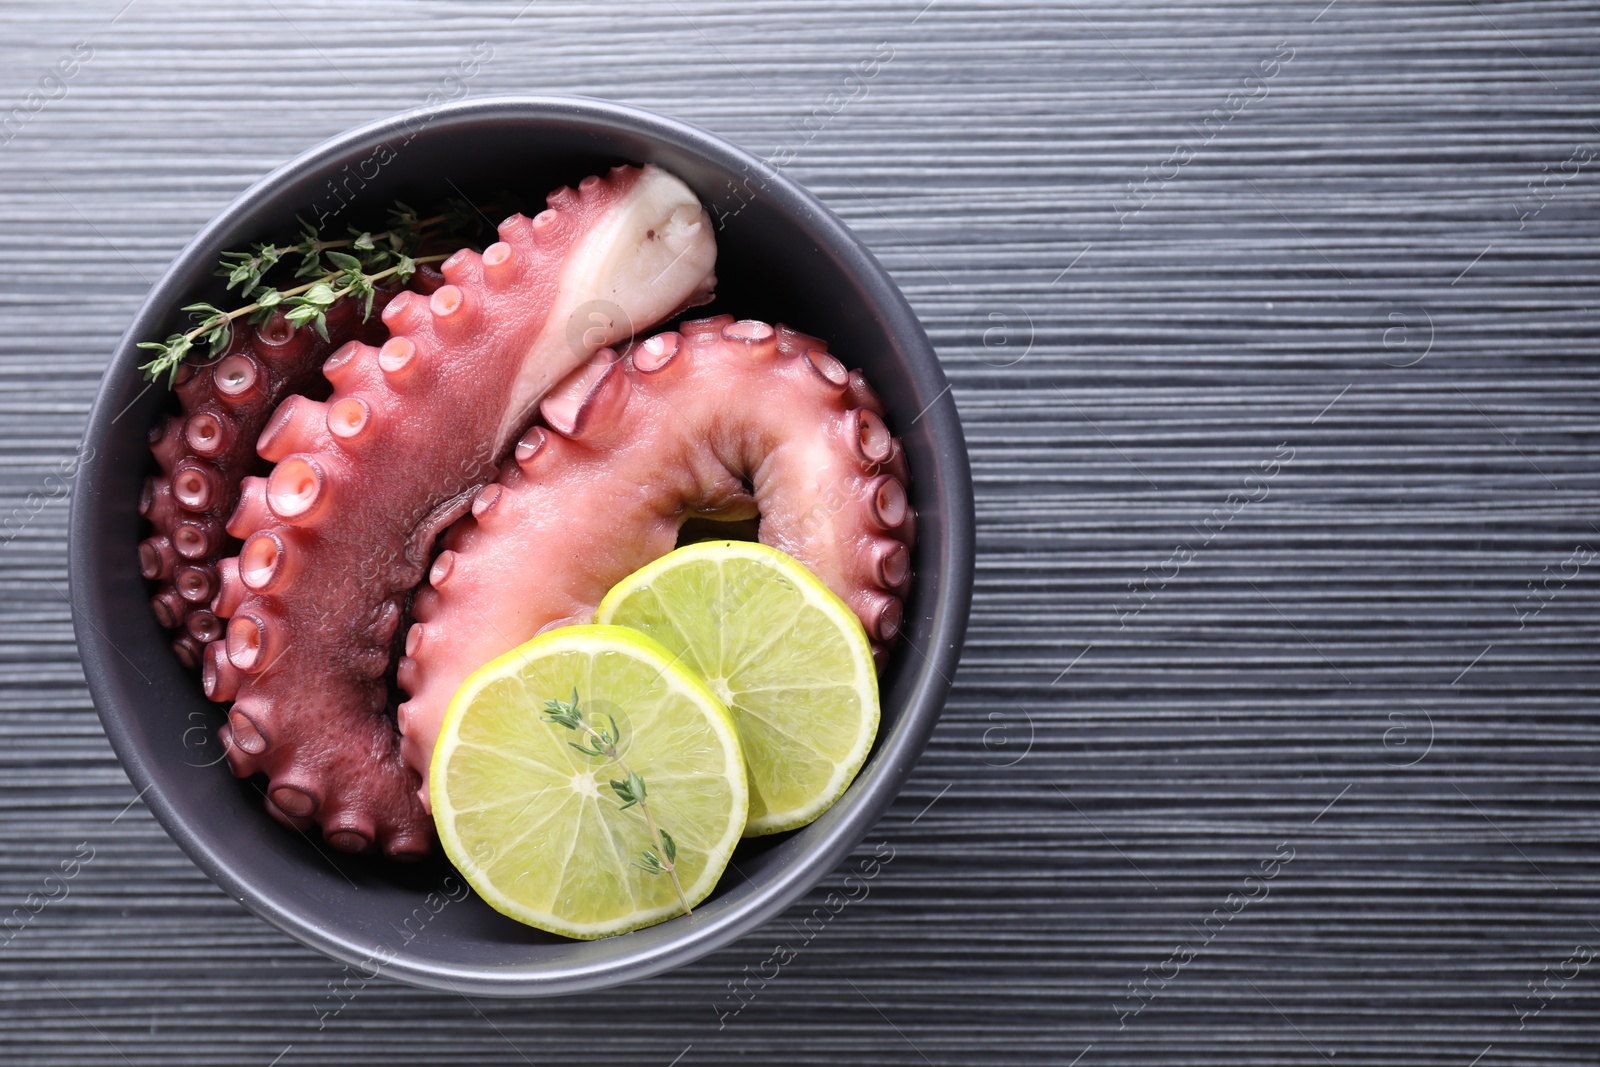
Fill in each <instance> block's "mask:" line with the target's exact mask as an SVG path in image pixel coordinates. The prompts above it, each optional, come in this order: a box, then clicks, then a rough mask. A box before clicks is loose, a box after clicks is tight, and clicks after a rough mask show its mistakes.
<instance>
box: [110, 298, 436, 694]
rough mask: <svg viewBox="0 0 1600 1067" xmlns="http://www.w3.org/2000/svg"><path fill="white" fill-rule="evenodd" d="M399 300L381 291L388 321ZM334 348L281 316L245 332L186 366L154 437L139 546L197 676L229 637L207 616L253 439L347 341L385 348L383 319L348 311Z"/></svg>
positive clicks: (336, 315)
mask: <svg viewBox="0 0 1600 1067" xmlns="http://www.w3.org/2000/svg"><path fill="white" fill-rule="evenodd" d="M443 283H444V279H443V278H441V277H439V276H438V274H437V273H436V272H433V271H431V270H428V269H427V268H424V270H423V271H422V272H421V273H419V274H418V275H417V276H416V278H415V279H414V282H413V284H414V285H416V286H417V287H418V288H420V289H422V290H423V291H424V292H432V291H433V289H435V288H438V286H439V285H442V284H443ZM397 292H399V287H398V286H392V287H390V288H387V289H380V290H378V292H377V294H376V296H375V297H374V299H373V309H374V310H376V311H381V310H382V309H383V307H384V306H385V305H386V304H388V302H389V300H390V299H391V298H392V297H393V296H394V295H395V293H397ZM327 328H328V339H327V340H324V339H323V338H322V337H321V336H319V335H318V334H317V332H316V331H315V330H313V329H311V328H310V327H305V328H301V329H296V328H295V327H293V326H291V325H289V323H287V322H286V321H284V318H283V315H282V314H281V313H278V314H274V315H273V316H272V317H271V318H269V319H267V320H266V321H265V322H263V323H261V325H259V326H255V327H249V328H239V329H235V330H234V331H233V337H232V338H231V339H230V341H229V343H228V347H227V349H226V350H225V351H224V352H223V353H222V355H221V356H220V357H219V358H218V359H217V360H215V361H214V362H211V363H209V364H205V365H202V366H195V365H193V364H185V365H184V366H183V368H182V369H181V370H180V372H179V375H178V382H177V386H176V391H177V394H178V403H179V407H180V414H178V415H176V416H172V415H163V416H162V417H161V419H160V420H159V421H158V422H157V423H156V424H155V425H154V426H152V427H151V428H150V450H151V451H152V452H153V453H155V458H156V466H157V467H158V468H159V471H160V473H159V474H157V475H155V476H153V477H151V478H149V479H147V480H146V482H145V487H144V493H143V495H142V496H141V497H140V498H139V513H140V514H141V515H143V516H145V518H147V519H149V520H150V525H151V526H153V527H154V528H155V529H154V532H153V533H152V534H151V535H150V536H149V537H148V538H146V539H145V540H144V541H143V542H141V543H140V545H139V569H140V571H141V572H142V573H143V574H144V576H145V577H146V578H148V579H150V580H151V581H154V582H155V583H156V594H155V596H154V597H153V598H151V601H150V606H151V607H152V608H153V609H154V611H155V614H156V619H157V620H158V621H159V622H160V623H161V625H162V626H165V627H166V628H167V629H169V630H177V631H178V635H177V636H176V637H175V638H174V639H173V642H172V649H173V651H174V652H176V653H177V654H178V659H180V660H181V661H182V662H183V664H184V665H185V666H187V667H198V666H199V665H200V658H201V655H202V654H203V650H204V648H205V646H206V644H207V643H208V642H211V641H215V640H216V639H217V638H219V637H221V636H222V623H221V621H220V620H218V618H217V617H216V615H214V614H212V612H211V610H210V603H211V599H212V597H214V596H216V594H217V587H218V579H217V563H218V561H220V560H221V559H222V557H223V556H224V555H226V554H227V553H228V552H229V551H231V550H236V549H237V548H238V545H237V544H236V543H234V542H231V541H230V539H229V538H228V536H227V535H226V533H224V530H223V526H224V524H225V523H226V522H227V521H228V516H229V515H231V514H233V509H234V508H235V507H236V506H237V505H238V503H239V483H240V480H241V479H242V478H244V477H245V475H247V474H249V473H250V471H251V470H252V468H254V467H255V466H256V464H258V463H259V462H260V460H258V459H257V458H256V436H257V435H258V434H260V433H261V428H262V427H263V426H264V425H266V421H267V417H268V416H269V415H271V414H272V411H273V409H274V408H276V407H277V406H278V402H279V401H280V400H282V399H283V398H284V397H285V396H287V395H289V394H290V393H300V392H305V391H307V390H309V389H312V388H314V387H315V386H316V385H317V383H319V382H320V381H321V380H322V376H321V374H320V373H319V371H320V370H321V368H322V363H323V361H324V360H326V359H327V358H328V355H329V354H330V353H331V352H333V351H334V349H336V348H338V347H339V346H340V345H342V344H344V343H345V342H347V341H350V340H363V341H370V340H381V339H382V336H383V327H382V324H381V323H379V322H378V320H377V319H370V320H368V321H365V322H363V321H362V319H361V316H360V314H359V313H358V309H357V306H356V303H355V302H354V301H349V300H347V301H343V302H341V303H339V304H337V305H335V306H334V308H333V310H332V313H331V314H329V316H328V319H327Z"/></svg>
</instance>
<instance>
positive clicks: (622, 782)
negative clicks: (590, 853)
mask: <svg viewBox="0 0 1600 1067" xmlns="http://www.w3.org/2000/svg"><path fill="white" fill-rule="evenodd" d="M544 710H545V712H546V714H545V715H543V716H541V717H540V718H541V719H542V720H543V721H544V722H548V723H554V724H555V725H557V726H563V727H565V728H567V729H568V730H577V731H579V732H580V733H581V735H582V736H583V739H584V743H583V744H579V743H578V742H576V741H568V742H567V744H569V745H571V746H572V747H573V748H575V749H577V750H578V751H579V752H582V753H583V754H584V755H585V756H593V757H594V758H596V759H608V760H610V761H611V762H612V763H615V764H616V765H617V769H618V770H620V771H621V772H622V774H623V777H622V778H621V779H616V778H613V779H611V782H610V785H611V791H612V792H613V793H615V794H616V795H617V799H618V800H620V801H621V802H622V806H621V807H620V808H618V809H617V810H618V811H627V810H628V809H629V808H631V807H634V806H637V807H638V808H639V813H640V814H641V815H643V816H644V821H645V826H646V827H648V828H649V830H650V845H649V847H647V848H645V849H643V850H642V851H641V852H640V853H639V859H637V860H634V861H633V865H634V866H635V867H637V868H639V869H640V870H641V871H644V872H646V873H648V874H665V875H667V876H668V877H670V878H671V879H672V888H673V890H674V891H676V892H677V894H678V903H679V904H681V905H683V913H684V914H685V915H693V914H694V909H692V908H690V907H689V900H688V898H687V897H685V896H684V895H683V886H682V885H681V884H680V883H679V881H678V866H677V864H678V843H677V842H676V841H674V840H673V839H672V835H671V834H669V833H667V831H666V830H664V829H662V828H661V827H659V826H657V825H656V820H655V816H654V815H653V814H652V813H651V811H650V801H649V791H648V790H647V789H646V788H645V784H644V779H643V778H641V777H639V775H638V773H637V772H635V771H632V770H630V769H629V768H628V765H627V764H626V763H625V762H623V759H622V756H621V754H620V753H619V752H618V748H619V747H620V746H621V744H622V731H621V729H619V728H618V726H617V720H616V719H615V718H614V717H613V716H611V715H610V714H607V715H606V721H605V722H604V723H601V724H598V725H594V726H591V725H590V724H589V723H588V722H586V721H585V719H584V713H583V711H582V710H581V709H580V708H579V706H578V690H577V687H576V686H574V687H573V690H572V699H571V700H570V701H569V700H546V701H545V702H544Z"/></svg>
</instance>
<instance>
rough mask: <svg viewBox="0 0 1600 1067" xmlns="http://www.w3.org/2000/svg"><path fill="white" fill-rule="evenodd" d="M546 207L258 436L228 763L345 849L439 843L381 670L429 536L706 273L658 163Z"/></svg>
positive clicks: (706, 249) (237, 526)
mask: <svg viewBox="0 0 1600 1067" xmlns="http://www.w3.org/2000/svg"><path fill="white" fill-rule="evenodd" d="M549 204H550V208H549V210H547V211H544V212H541V213H540V214H539V215H538V216H536V217H535V218H533V219H528V218H525V217H523V216H521V215H513V216H512V217H510V218H509V219H507V220H506V221H505V222H503V223H502V224H501V225H500V228H499V237H500V240H499V241H497V242H496V243H494V244H492V245H490V246H489V247H488V248H487V249H485V250H484V251H483V253H482V254H479V253H476V252H472V251H466V250H464V251H461V252H458V253H456V254H455V255H453V256H451V257H450V258H449V259H447V260H446V261H445V262H444V263H443V264H442V265H441V267H440V270H441V272H442V274H443V276H444V282H445V284H443V285H441V286H440V287H439V288H438V289H437V290H435V291H434V292H433V293H431V294H429V295H423V294H420V293H414V292H402V293H400V294H398V295H397V296H395V297H394V299H393V300H391V301H390V302H389V304H388V306H387V307H385V308H384V311H383V321H384V323H385V324H386V325H387V326H388V328H389V331H390V336H389V338H388V339H387V340H385V341H384V342H383V344H382V345H381V346H377V347H375V346H373V345H370V344H352V345H349V346H346V347H345V348H343V349H341V350H340V351H339V352H338V353H336V354H335V355H334V356H333V358H332V359H330V360H329V366H328V374H327V376H328V378H329V380H330V382H331V383H332V386H333V389H332V394H331V395H330V396H329V397H328V398H327V400H326V401H316V400H312V399H308V398H307V397H304V396H291V397H289V398H288V399H286V400H284V401H283V402H282V403H281V404H280V405H279V407H278V409H277V411H276V412H275V413H274V414H273V416H272V418H271V419H270V420H269V421H268V422H267V423H266V425H265V426H264V428H263V430H262V432H261V436H260V441H259V451H260V453H261V455H262V456H263V457H265V458H266V459H269V460H273V461H275V462H276V466H275V467H273V469H272V472H271V474H270V475H268V476H267V477H266V478H264V479H245V482H244V484H243V486H242V488H241V492H240V494H239V500H238V505H237V508H236V509H235V510H234V513H233V515H232V517H231V518H230V519H229V521H228V527H227V529H228V531H229V532H230V533H231V534H232V535H233V536H235V537H238V538H240V539H242V540H243V541H244V545H243V547H242V548H241V549H240V554H239V555H238V556H237V557H235V558H233V559H230V560H227V561H225V562H224V563H223V564H222V565H221V566H220V567H219V569H218V575H217V589H218V592H217V595H216V598H215V599H214V601H213V602H212V607H211V610H212V611H213V613H214V614H216V615H217V616H219V617H222V618H226V619H227V620H228V621H227V628H226V633H225V636H224V638H223V642H222V644H223V651H222V652H220V653H210V654H209V655H208V659H207V674H206V677H207V682H208V686H209V687H210V689H211V691H212V692H213V693H214V694H216V695H219V696H224V697H225V696H226V695H229V694H231V695H232V696H233V698H234V704H233V709H232V711H231V712H230V713H229V721H228V725H227V728H226V730H225V731H224V737H225V744H226V747H227V750H228V754H229V761H230V765H231V766H232V768H233V770H234V773H236V774H239V775H241V776H244V775H249V774H255V773H264V774H266V775H267V776H268V777H269V778H270V782H269V784H268V788H267V795H268V804H267V806H268V810H269V811H271V812H272V813H273V815H274V816H275V817H278V818H280V819H282V820H284V821H286V822H289V823H290V824H291V825H296V826H302V827H305V826H309V825H311V824H312V823H313V822H314V823H315V824H318V825H320V826H321V827H322V832H323V835H324V837H325V838H326V839H327V841H328V842H329V844H331V845H332V846H333V847H335V848H337V849H341V850H345V851H353V852H357V851H364V850H367V849H369V848H373V847H378V848H381V850H382V851H384V852H385V853H387V854H388V855H390V856H392V857H396V858H411V857H415V856H418V855H420V854H422V853H424V852H426V851H427V850H428V848H429V847H430V842H431V837H432V824H431V821H430V820H429V819H428V817H427V813H426V811H425V810H424V809H423V808H422V807H421V805H420V803H419V802H418V798H417V796H416V788H417V784H418V783H417V780H416V776H415V774H414V772H412V771H411V770H409V769H408V768H407V767H406V766H405V764H404V763H403V761H402V760H401V758H400V750H399V736H398V734H397V732H396V729H395V723H394V721H393V719H392V718H390V717H389V716H387V715H386V714H385V705H386V701H387V686H386V685H385V683H384V674H385V672H386V670H387V668H388V665H389V663H390V657H391V645H392V640H393V638H394V636H395V634H396V631H397V628H398V625H399V623H400V620H401V616H402V614H403V608H404V603H405V600H406V598H407V597H408V596H409V594H410V592H411V590H412V589H413V588H414V587H415V586H416V585H417V583H418V582H420V581H421V580H422V576H423V572H424V569H425V568H426V566H427V561H428V558H429V555H430V554H431V552H432V548H433V541H434V539H435V534H436V533H437V531H438V530H439V529H440V528H441V527H443V526H444V525H445V524H447V523H449V522H451V521H453V520H454V519H455V518H456V517H458V516H459V515H460V514H462V512H463V511H464V510H465V508H466V507H468V506H470V505H471V503H472V501H473V500H474V499H475V494H477V492H478V490H479V487H480V486H482V485H483V484H484V483H486V482H488V481H489V480H490V479H491V478H493V477H494V474H495V471H496V467H497V465H498V463H499V461H500V459H501V458H502V457H503V456H504V455H505V453H506V452H507V451H509V450H510V449H511V447H512V445H513V444H514V443H515V441H516V439H517V436H518V435H519V434H520V432H521V431H522V429H523V428H524V427H525V426H526V425H527V423H528V422H529V421H530V420H531V418H532V416H533V413H534V408H535V405H536V404H537V403H538V401H539V400H540V398H541V397H543V396H544V394H545V393H546V391H548V389H549V387H550V386H551V385H552V384H554V383H555V382H557V381H559V380H561V379H562V378H564V377H566V375H567V374H568V373H569V372H570V371H572V370H573V368H575V367H577V366H578V365H580V364H582V363H583V362H584V361H585V360H587V359H589V358H590V357H591V356H593V355H594V354H595V353H596V352H597V351H600V350H602V349H603V347H604V346H605V345H608V344H611V343H613V342H615V341H618V340H621V339H622V338H624V337H627V336H629V335H631V334H632V333H633V332H634V325H633V324H634V323H639V324H641V325H648V324H650V323H654V322H657V321H660V319H662V318H664V317H665V316H667V315H669V314H671V313H673V312H674V311H676V310H677V309H678V308H680V307H682V306H684V305H685V304H686V303H687V302H690V301H693V300H696V299H703V298H704V297H705V296H706V295H707V294H708V293H709V291H710V287H711V285H712V284H713V283H714V278H713V276H712V273H711V271H712V267H713V264H714V261H715V257H716V246H715V242H714V240H713V238H712V235H711V226H710V222H709V220H708V219H707V217H706V216H705V212H704V209H703V208H702V207H701V205H700V203H699V201H698V200H697V199H696V198H695V196H694V194H693V193H692V192H690V190H689V189H688V188H687V187H686V186H685V185H683V183H682V182H680V181H678V180H677V179H676V178H674V177H672V176H671V175H669V174H667V173H666V172H664V171H661V170H659V169H657V168H655V167H646V168H643V169H639V168H631V167H618V168H616V169H614V170H612V171H611V173H610V174H609V175H608V176H607V177H606V178H604V179H601V178H591V179H586V180H585V181H584V182H583V183H582V184H581V185H580V186H579V187H578V189H577V190H572V189H563V190H558V191H557V192H556V193H554V194H552V195H551V196H550V198H549ZM174 548H175V550H176V551H178V553H179V554H180V555H181V554H182V546H181V545H178V544H177V543H176V542H175V543H174ZM224 657H225V661H226V662H225V663H224Z"/></svg>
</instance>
